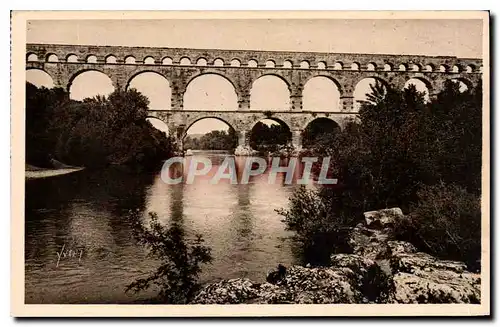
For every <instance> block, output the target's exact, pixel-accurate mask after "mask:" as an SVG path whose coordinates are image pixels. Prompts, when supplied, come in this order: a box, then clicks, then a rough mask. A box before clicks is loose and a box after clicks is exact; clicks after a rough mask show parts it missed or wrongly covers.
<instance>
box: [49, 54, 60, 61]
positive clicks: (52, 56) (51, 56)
mask: <svg viewBox="0 0 500 327" xmlns="http://www.w3.org/2000/svg"><path fill="white" fill-rule="evenodd" d="M47 62H59V58H58V57H57V55H56V54H54V53H51V54H49V55H48V56H47Z"/></svg>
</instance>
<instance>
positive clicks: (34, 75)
mask: <svg viewBox="0 0 500 327" xmlns="http://www.w3.org/2000/svg"><path fill="white" fill-rule="evenodd" d="M26 82H29V83H31V84H33V85H35V86H36V87H46V88H48V89H51V88H53V87H54V80H53V79H52V76H50V75H49V74H48V73H47V72H45V71H44V70H41V69H28V70H26Z"/></svg>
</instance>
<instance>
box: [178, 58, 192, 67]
mask: <svg viewBox="0 0 500 327" xmlns="http://www.w3.org/2000/svg"><path fill="white" fill-rule="evenodd" d="M179 64H180V65H181V66H189V65H191V59H189V58H188V57H182V58H181V61H180V62H179Z"/></svg>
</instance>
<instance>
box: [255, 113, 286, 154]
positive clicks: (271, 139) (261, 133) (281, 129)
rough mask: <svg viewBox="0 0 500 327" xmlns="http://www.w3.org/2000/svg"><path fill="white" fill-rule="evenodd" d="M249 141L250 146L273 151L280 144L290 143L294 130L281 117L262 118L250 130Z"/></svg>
mask: <svg viewBox="0 0 500 327" xmlns="http://www.w3.org/2000/svg"><path fill="white" fill-rule="evenodd" d="M249 141H250V142H249V143H250V147H251V148H252V149H254V150H257V151H270V152H273V151H275V150H277V149H278V148H279V147H280V146H284V145H287V144H290V142H291V141H292V131H291V129H290V127H289V126H288V125H287V124H286V123H285V122H284V121H283V120H281V119H279V118H274V117H273V118H267V119H261V120H259V121H258V122H256V123H255V124H254V125H253V127H252V129H251V130H250V135H249Z"/></svg>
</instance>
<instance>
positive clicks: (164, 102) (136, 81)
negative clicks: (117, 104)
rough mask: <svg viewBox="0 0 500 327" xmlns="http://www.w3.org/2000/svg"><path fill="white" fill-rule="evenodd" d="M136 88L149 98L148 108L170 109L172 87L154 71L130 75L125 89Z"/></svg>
mask: <svg viewBox="0 0 500 327" xmlns="http://www.w3.org/2000/svg"><path fill="white" fill-rule="evenodd" d="M129 89H136V90H137V91H139V92H140V93H142V94H143V95H144V96H145V97H147V98H148V100H149V109H152V110H170V109H171V98H172V89H171V88H170V83H169V81H168V80H167V79H166V78H165V77H164V76H162V75H160V74H158V73H155V72H142V73H139V74H137V75H135V76H134V77H132V78H131V79H130V80H129V82H128V85H127V90H129Z"/></svg>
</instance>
